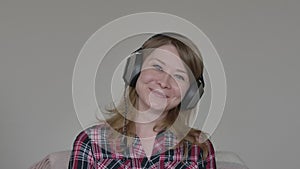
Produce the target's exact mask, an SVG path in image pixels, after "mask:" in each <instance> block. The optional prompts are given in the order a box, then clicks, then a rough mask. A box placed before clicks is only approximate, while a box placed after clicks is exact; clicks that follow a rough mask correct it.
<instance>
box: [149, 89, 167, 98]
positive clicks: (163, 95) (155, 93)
mask: <svg viewBox="0 0 300 169" xmlns="http://www.w3.org/2000/svg"><path fill="white" fill-rule="evenodd" d="M150 91H151V92H152V93H153V94H154V95H156V96H158V97H161V98H168V96H166V95H165V94H164V93H163V92H161V91H160V90H153V89H150Z"/></svg>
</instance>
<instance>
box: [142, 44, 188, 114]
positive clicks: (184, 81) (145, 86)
mask: <svg viewBox="0 0 300 169" xmlns="http://www.w3.org/2000/svg"><path fill="white" fill-rule="evenodd" d="M189 84H190V83H189V76H188V70H187V69H186V67H185V64H184V62H183V61H182V60H181V59H180V57H179V54H178V51H177V50H176V48H175V47H174V46H173V45H163V46H161V47H159V48H156V49H155V50H154V51H153V52H152V53H151V54H150V55H148V56H147V57H146V59H145V61H144V63H143V66H142V71H141V74H140V76H139V78H138V80H137V83H136V92H137V94H138V109H139V110H140V111H146V110H149V109H151V110H156V111H168V110H170V109H172V108H174V107H176V106H177V105H178V104H179V103H180V102H181V100H182V98H183V97H184V95H185V93H186V91H187V90H188V88H189Z"/></svg>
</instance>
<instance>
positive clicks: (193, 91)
mask: <svg viewBox="0 0 300 169" xmlns="http://www.w3.org/2000/svg"><path fill="white" fill-rule="evenodd" d="M203 93H204V86H203V83H201V82H200V81H199V84H197V82H193V83H192V84H191V86H190V87H189V89H188V90H187V92H186V94H185V96H184V98H183V99H182V102H181V109H183V110H187V109H192V108H194V107H195V106H196V105H197V103H198V101H199V100H200V98H201V97H202V95H203Z"/></svg>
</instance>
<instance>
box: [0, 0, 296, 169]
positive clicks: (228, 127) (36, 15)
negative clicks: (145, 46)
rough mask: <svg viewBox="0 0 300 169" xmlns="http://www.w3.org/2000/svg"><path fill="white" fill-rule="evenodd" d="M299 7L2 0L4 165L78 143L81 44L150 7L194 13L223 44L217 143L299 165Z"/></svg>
mask: <svg viewBox="0 0 300 169" xmlns="http://www.w3.org/2000/svg"><path fill="white" fill-rule="evenodd" d="M299 7H300V1H297V0H285V1H282V0H280V1H279V0H259V1H258V0H252V1H246V0H222V1H221V0H220V1H216V0H210V1H209V2H208V1H185V2H181V1H179V0H176V1H174V0H172V1H170V0H169V1H168V0H164V1H144V2H141V1H139V0H135V1H133V0H131V1H115V0H111V1H109V2H108V1H107V2H106V1H103V2H101V1H77V0H76V1H74V0H73V1H71V0H69V1H66V0H60V1H58V0H52V1H37V0H35V1H33V0H22V1H21V0H19V1H17V0H10V1H5V0H2V1H1V2H0V24H1V27H0V55H1V58H0V79H1V85H0V94H1V97H0V111H1V114H0V137H1V138H0V140H1V142H0V143H1V144H0V168H3V169H18V168H20V169H21V168H27V167H29V166H30V165H31V164H33V163H34V162H36V161H38V160H40V159H41V158H43V157H44V156H46V155H47V154H48V153H51V152H55V151H61V150H67V149H71V146H72V142H73V140H74V138H75V136H76V135H77V134H78V133H79V132H80V130H82V128H81V126H80V124H79V122H78V120H77V118H76V114H75V112H74V109H73V103H72V93H71V85H72V83H71V82H72V81H71V80H72V71H73V67H74V64H75V61H76V58H77V56H78V54H79V51H80V49H81V48H82V46H83V45H84V43H85V41H86V40H87V39H88V38H89V37H90V36H91V35H92V34H93V33H94V32H95V31H96V30H98V29H99V28H100V27H101V26H103V25H104V24H106V23H108V22H110V21H112V20H113V19H116V18H118V17H121V16H124V15H128V14H131V13H136V12H146V11H148V12H149V11H153V12H155V11H156V12H166V13H170V14H174V15H177V16H180V17H182V18H185V19H187V20H189V21H191V22H192V23H194V24H195V25H197V26H198V27H199V28H200V29H201V30H202V31H203V32H204V33H205V34H206V35H207V36H208V37H209V38H210V40H211V41H212V42H213V44H214V46H215V47H216V49H217V51H218V53H219V54H220V56H221V60H222V62H223V64H224V68H225V71H226V76H227V85H228V95H227V102H226V107H225V112H224V115H223V118H222V120H221V123H220V124H219V126H218V128H217V130H216V132H215V133H214V134H213V135H212V141H213V143H214V145H215V149H216V150H228V151H233V152H236V153H238V154H239V155H240V157H241V158H242V159H243V160H244V161H245V163H246V164H247V166H248V167H249V168H253V169H258V168H265V169H273V168H289V169H296V168H299V167H297V165H298V164H299V156H298V154H299V152H300V151H299V150H300V148H299V147H300V146H297V144H296V143H299V142H300V137H299V131H298V129H299V128H300V124H299V123H298V122H299V118H300V114H299V113H297V112H299V111H298V110H297V109H298V106H299V99H300V98H299V95H300V87H299V82H300V79H299V75H298V73H299V70H300V68H299V67H298V64H299V62H300V58H299V54H298V50H299V44H300V31H299V30H300V23H299V17H300V11H299ZM136 24H138V21H137V23H136ZM297 131H298V132H297Z"/></svg>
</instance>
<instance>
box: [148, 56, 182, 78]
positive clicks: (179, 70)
mask: <svg viewBox="0 0 300 169" xmlns="http://www.w3.org/2000/svg"><path fill="white" fill-rule="evenodd" d="M151 60H156V61H158V62H160V63H161V64H163V65H165V66H166V63H165V62H163V61H162V60H160V59H157V58H153V59H151ZM176 71H178V72H181V73H185V74H187V73H186V71H184V70H181V69H176Z"/></svg>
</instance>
